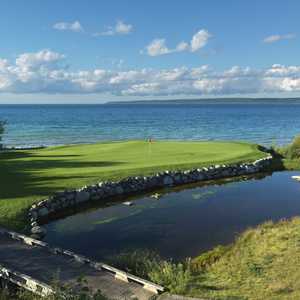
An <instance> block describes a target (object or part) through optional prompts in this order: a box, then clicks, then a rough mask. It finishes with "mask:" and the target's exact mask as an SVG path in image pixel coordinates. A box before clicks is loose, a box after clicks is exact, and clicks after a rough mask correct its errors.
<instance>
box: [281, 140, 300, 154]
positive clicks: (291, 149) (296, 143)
mask: <svg viewBox="0 0 300 300" xmlns="http://www.w3.org/2000/svg"><path fill="white" fill-rule="evenodd" d="M284 156H285V157H286V158H289V159H296V158H300V135H298V136H296V137H295V138H294V140H293V142H292V144H290V145H289V146H287V147H286V148H285V149H284Z"/></svg>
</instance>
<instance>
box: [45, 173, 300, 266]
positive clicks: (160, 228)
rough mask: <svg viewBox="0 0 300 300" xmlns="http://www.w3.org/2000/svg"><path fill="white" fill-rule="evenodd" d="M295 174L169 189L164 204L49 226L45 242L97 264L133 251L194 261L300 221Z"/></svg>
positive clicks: (117, 207)
mask: <svg viewBox="0 0 300 300" xmlns="http://www.w3.org/2000/svg"><path fill="white" fill-rule="evenodd" d="M295 174H296V172H277V173H274V174H273V175H272V176H271V175H266V176H264V177H262V176H261V178H260V179H258V178H256V179H255V178H252V179H249V180H242V181H238V182H237V181H234V182H227V183H224V182H218V183H214V184H213V185H206V186H205V185H202V186H199V185H198V186H190V187H185V188H181V189H178V188H177V189H173V190H172V189H170V190H165V191H164V192H163V193H162V197H161V198H160V199H159V200H157V199H154V198H151V197H150V195H146V196H141V197H138V198H136V199H133V202H134V205H132V206H126V205H124V204H122V203H121V202H119V203H112V204H111V205H109V206H106V207H98V208H97V207H96V208H95V207H94V208H92V209H91V208H90V209H88V210H85V211H83V212H81V213H77V214H75V215H72V216H69V217H66V218H64V219H60V220H56V221H53V222H51V223H49V224H48V225H45V226H46V228H47V230H48V234H47V236H46V241H47V242H50V243H51V244H54V245H57V246H60V247H63V248H67V249H71V250H73V251H75V252H78V253H81V254H83V255H87V256H90V257H93V258H94V259H98V260H100V259H103V260H105V258H107V257H109V256H112V255H115V254H118V253H121V252H124V251H130V250H133V249H150V250H154V251H156V252H157V253H159V254H160V255H161V256H163V257H165V258H172V259H182V258H185V257H193V256H196V255H198V254H200V253H201V252H203V251H205V250H208V249H211V248H212V247H214V246H216V245H219V244H228V243H230V242H232V241H234V239H235V237H236V235H237V234H238V233H239V232H241V231H243V230H245V229H246V228H248V227H250V226H255V225H257V224H260V223H262V222H264V221H267V220H274V221H276V220H279V219H281V218H288V217H292V216H296V215H299V214H300V183H299V182H296V181H294V180H292V179H291V176H292V175H295Z"/></svg>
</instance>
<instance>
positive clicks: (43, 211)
mask: <svg viewBox="0 0 300 300" xmlns="http://www.w3.org/2000/svg"><path fill="white" fill-rule="evenodd" d="M48 214H49V210H48V208H47V207H45V206H44V207H41V208H40V209H39V210H38V216H39V217H45V216H47V215H48Z"/></svg>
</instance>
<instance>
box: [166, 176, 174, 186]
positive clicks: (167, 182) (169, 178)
mask: <svg viewBox="0 0 300 300" xmlns="http://www.w3.org/2000/svg"><path fill="white" fill-rule="evenodd" d="M163 183H164V185H173V184H174V180H173V178H172V177H171V176H165V177H164V179H163Z"/></svg>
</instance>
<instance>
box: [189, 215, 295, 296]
mask: <svg viewBox="0 0 300 300" xmlns="http://www.w3.org/2000/svg"><path fill="white" fill-rule="evenodd" d="M210 256H211V255H210ZM210 256H208V259H209V258H210ZM199 260H200V261H201V262H202V265H203V258H201V257H200V258H196V259H195V260H194V262H196V263H197V262H198V261H199ZM187 293H188V294H189V295H193V296H197V297H203V298H205V299H206V298H208V299H219V300H228V299H241V300H243V299H247V300H261V299H268V300H269V299H274V300H277V299H278V300H279V299H280V300H284V299H289V300H291V299H300V218H294V219H292V220H290V221H281V222H278V223H276V224H274V223H272V222H268V223H265V224H263V225H260V226H258V227H257V228H255V229H249V230H247V231H246V232H244V233H243V234H242V235H241V236H240V237H239V238H238V239H237V241H236V242H235V243H234V244H233V245H232V246H231V247H229V248H227V249H226V251H225V252H224V253H223V254H222V255H221V256H220V257H219V258H218V259H217V260H215V261H214V262H213V263H212V264H209V263H208V264H207V267H206V270H205V271H203V272H201V273H199V274H198V275H195V276H194V278H193V280H192V281H191V283H190V289H189V291H187Z"/></svg>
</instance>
